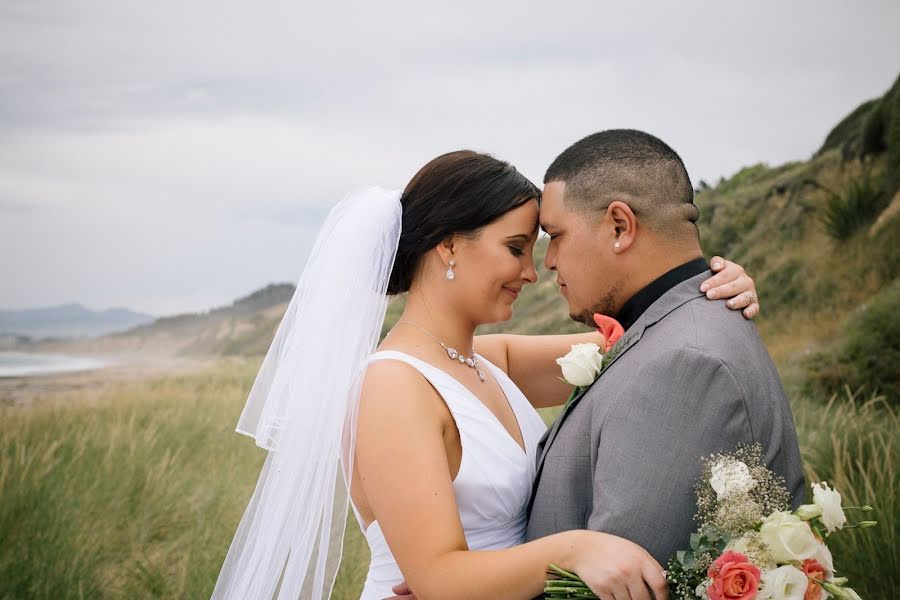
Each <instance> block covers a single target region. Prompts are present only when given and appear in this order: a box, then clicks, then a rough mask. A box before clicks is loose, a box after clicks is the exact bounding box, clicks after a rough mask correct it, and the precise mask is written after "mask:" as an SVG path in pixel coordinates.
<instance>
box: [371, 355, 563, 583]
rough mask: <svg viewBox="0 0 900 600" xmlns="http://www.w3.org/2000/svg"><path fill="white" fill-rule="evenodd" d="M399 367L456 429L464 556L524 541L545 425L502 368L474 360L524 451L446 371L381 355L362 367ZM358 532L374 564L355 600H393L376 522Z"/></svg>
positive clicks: (398, 577) (390, 563)
mask: <svg viewBox="0 0 900 600" xmlns="http://www.w3.org/2000/svg"><path fill="white" fill-rule="evenodd" d="M388 359H390V360H399V361H402V362H405V363H407V364H409V365H411V366H412V367H414V368H415V369H417V370H418V371H419V372H420V373H422V375H423V376H424V377H425V378H426V379H427V380H428V381H429V382H430V383H431V385H433V386H434V388H435V389H436V390H437V391H438V393H439V394H440V395H441V397H442V398H443V399H444V402H446V404H447V407H448V408H449V409H450V413H451V414H452V415H453V418H454V420H455V421H456V427H457V429H459V437H460V441H461V443H462V459H461V462H460V466H459V473H458V474H457V476H456V479H454V480H453V491H454V494H455V496H456V504H457V507H458V508H459V516H460V520H461V521H462V526H463V531H464V532H465V536H466V541H467V542H468V545H469V549H470V550H497V549H500V548H509V547H511V546H515V545H517V544H521V543H522V542H523V541H524V540H525V527H526V524H527V519H528V515H527V509H528V500H529V497H530V495H531V486H532V482H533V479H534V470H535V455H534V453H535V449H536V447H537V443H538V441H539V440H540V439H541V436H542V435H543V434H544V431H545V430H546V426H545V425H544V422H543V420H541V417H540V416H539V415H538V414H537V412H536V411H535V410H534V408H532V406H531V404H529V403H528V400H527V399H526V398H525V396H524V394H522V392H521V390H519V388H518V387H516V384H514V383H513V382H512V380H511V379H510V378H509V377H508V376H507V375H506V373H504V372H503V370H502V369H500V368H498V367H496V366H495V365H493V364H491V363H490V362H488V361H487V360H486V359H485V358H484V357H482V356H479V357H478V360H479V362H480V363H482V364H484V365H487V366H488V368H490V370H491V372H492V373H493V374H494V378H495V379H496V380H497V382H498V383H499V384H500V387H501V389H502V390H503V393H504V394H506V399H507V400H508V401H509V404H510V407H511V408H512V410H513V412H514V413H515V416H516V420H517V421H518V423H519V428H520V430H521V432H522V438H523V439H524V442H525V452H523V451H522V448H521V447H520V446H519V445H518V443H516V441H515V440H514V439H513V438H512V436H510V435H509V432H507V431H506V429H505V428H504V427H503V425H502V424H501V423H500V421H499V420H498V419H497V417H496V416H494V414H493V413H492V412H491V411H490V410H489V409H488V408H487V407H486V406H485V405H484V404H483V403H482V402H481V401H480V400H479V399H478V398H477V397H476V396H475V395H474V394H473V393H472V392H470V391H469V390H468V388H466V387H465V386H464V385H463V384H462V383H460V382H459V381H458V380H457V379H456V378H454V377H452V376H450V375H449V374H448V373H446V372H445V371H443V370H441V369H439V368H437V367H435V366H433V365H431V364H429V363H426V362H424V361H422V360H419V359H417V358H415V357H413V356H410V355H408V354H405V353H402V352H397V351H394V350H386V351H382V352H376V353H375V354H372V355H371V356H370V357H369V359H368V361H369V362H373V361H378V360H388ZM353 511H354V513H356V518H357V520H359V521H360V527H361V528H363V533H364V534H365V536H366V541H368V543H369V549H370V550H371V553H372V560H371V562H370V563H369V572H368V576H367V577H366V583H365V587H364V588H363V592H362V595H361V596H360V598H361V600H381V599H382V598H388V597H390V596H393V595H394V593H393V592H392V591H391V587H392V586H394V585H396V584H398V583H400V582H401V581H403V579H404V577H403V574H402V573H401V572H400V568H399V567H398V566H397V561H395V560H394V557H393V555H392V554H391V551H390V548H388V545H387V542H386V540H385V538H384V534H383V533H382V531H381V528H380V527H379V525H378V521H374V522H372V523H371V524H370V525H369V526H368V528H365V527H363V523H362V520H361V519H360V516H359V513H358V512H357V511H356V507H355V506H354V507H353Z"/></svg>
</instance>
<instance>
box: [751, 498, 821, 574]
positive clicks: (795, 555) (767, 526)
mask: <svg viewBox="0 0 900 600" xmlns="http://www.w3.org/2000/svg"><path fill="white" fill-rule="evenodd" d="M759 535H760V537H761V538H762V540H763V542H764V543H765V544H766V546H767V547H768V548H769V552H770V553H771V555H772V559H773V560H775V562H777V563H786V562H791V561H801V562H802V561H804V560H806V559H807V558H812V557H813V555H815V553H816V552H817V550H818V548H817V545H818V543H819V542H818V540H816V537H815V536H814V535H813V532H812V530H811V529H810V528H809V524H808V523H807V522H806V521H804V520H803V519H801V518H800V517H798V516H796V515H792V514H791V513H789V512H780V511H778V512H774V513H772V514H771V515H769V516H768V517H765V518H764V519H763V522H762V527H760V529H759ZM823 566H824V565H823Z"/></svg>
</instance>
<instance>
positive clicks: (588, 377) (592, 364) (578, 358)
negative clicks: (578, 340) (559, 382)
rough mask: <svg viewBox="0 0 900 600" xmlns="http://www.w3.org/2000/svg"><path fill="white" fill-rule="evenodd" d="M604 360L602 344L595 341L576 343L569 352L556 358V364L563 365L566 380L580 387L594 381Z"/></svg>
mask: <svg viewBox="0 0 900 600" xmlns="http://www.w3.org/2000/svg"><path fill="white" fill-rule="evenodd" d="M602 362H603V355H602V354H600V346H598V345H597V344H593V343H587V344H575V345H574V346H572V350H571V351H569V353H568V354H566V355H565V356H563V357H562V358H557V359H556V364H558V365H559V366H560V367H562V373H563V377H564V378H565V380H566V382H567V383H569V384H571V385H575V386H578V387H586V386H589V385H591V384H592V383H594V380H595V379H596V378H597V374H599V373H600V366H601V364H602Z"/></svg>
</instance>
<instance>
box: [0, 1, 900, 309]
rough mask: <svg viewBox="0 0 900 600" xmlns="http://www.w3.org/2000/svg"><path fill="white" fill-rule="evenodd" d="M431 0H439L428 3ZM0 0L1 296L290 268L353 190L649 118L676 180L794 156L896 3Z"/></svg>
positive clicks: (885, 75) (542, 148) (550, 150)
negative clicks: (468, 153)
mask: <svg viewBox="0 0 900 600" xmlns="http://www.w3.org/2000/svg"><path fill="white" fill-rule="evenodd" d="M438 4H440V5H442V6H443V7H444V8H431V7H432V6H437V5H438ZM624 4H625V3H617V4H616V5H615V6H613V5H612V4H611V3H604V2H599V1H596V0H594V1H586V2H553V3H550V2H546V1H544V2H523V1H519V2H484V1H482V2H464V1H460V0H455V1H454V2H443V3H433V2H391V1H384V2H366V3H363V2H359V3H345V2H331V3H329V2H316V3H310V2H299V1H297V2H247V1H246V0H244V1H241V2H229V1H222V0H217V1H215V2H212V1H210V2H200V1H195V0H183V1H181V2H166V1H162V2H126V1H120V0H106V1H105V2H86V1H58V2H49V1H45V0H0V308H4V309H8V308H30V307H38V306H49V305H54V304H60V303H64V302H81V303H83V304H85V305H86V306H88V307H91V308H95V309H103V308H108V307H113V306H125V307H129V308H133V309H136V310H141V311H146V312H150V313H153V314H157V315H165V314H172V313H177V312H181V311H186V310H199V309H204V308H208V307H211V306H214V305H219V304H227V303H229V302H231V301H232V300H234V299H235V298H236V297H238V296H241V295H244V294H246V293H249V292H251V291H253V290H254V289H257V288H259V287H261V286H263V285H265V284H267V283H269V282H276V281H277V282H281V281H291V282H295V281H296V280H297V278H298V277H299V275H300V272H301V270H302V268H303V264H304V262H305V259H306V255H307V252H308V250H309V248H310V246H311V243H312V240H313V236H314V235H315V232H316V230H317V228H318V226H319V224H320V223H321V222H322V220H323V219H324V216H325V214H326V213H327V210H328V208H329V207H330V206H331V205H332V204H333V203H334V202H336V201H337V200H338V199H340V197H341V195H342V194H343V193H344V192H346V191H347V190H349V189H352V188H354V187H357V186H360V185H364V184H378V185H382V186H385V187H394V188H397V187H402V186H403V185H404V184H405V183H406V181H407V180H408V179H409V178H410V177H411V176H412V174H413V173H415V171H416V170H417V169H418V168H419V167H420V166H421V165H423V164H424V163H425V162H427V161H428V160H429V159H430V158H432V157H434V156H436V155H438V154H441V153H443V152H446V151H449V150H454V149H458V148H464V147H465V148H473V149H476V150H480V151H486V152H491V153H493V154H494V155H495V156H498V157H500V158H503V159H505V160H509V161H511V162H512V163H514V164H515V165H517V166H518V167H519V168H520V169H521V170H522V171H523V172H524V173H525V174H526V175H528V176H529V177H531V178H532V179H533V180H534V181H536V182H538V183H539V182H540V181H541V180H542V177H543V173H544V169H545V168H546V166H547V165H548V164H549V163H550V161H552V160H553V158H554V157H555V156H556V155H557V154H558V153H559V152H560V151H562V150H563V149H564V148H565V147H566V146H568V145H569V144H571V143H572V142H574V141H576V140H577V139H579V138H581V137H583V136H585V135H587V134H589V133H593V132H595V131H599V130H602V129H608V128H612V127H634V128H639V129H645V130H648V131H650V132H652V133H654V134H656V135H658V136H660V137H662V138H663V139H664V140H665V141H667V142H668V143H669V144H670V145H672V146H673V147H674V148H675V149H676V150H677V151H678V152H679V153H680V154H681V156H682V158H683V159H684V160H685V163H686V164H687V167H688V171H689V172H690V174H691V177H692V179H693V180H694V182H695V183H696V182H698V181H699V180H700V179H706V180H707V181H709V182H714V181H716V180H718V178H719V177H720V176H723V175H725V176H728V175H730V174H732V173H733V172H735V171H736V170H737V169H739V168H740V167H741V166H743V165H747V164H752V163H756V162H760V161H762V162H767V163H769V164H771V165H775V164H780V163H783V162H785V161H790V160H797V159H805V158H808V157H809V156H810V155H811V154H812V153H813V152H814V151H815V150H816V149H817V148H818V147H819V145H820V144H821V142H822V140H823V139H824V137H825V135H826V134H827V132H828V130H829V129H830V128H831V126H833V125H834V124H835V123H837V121H838V120H839V119H840V118H841V117H843V116H844V115H845V114H846V113H848V112H849V111H850V110H852V109H853V108H855V107H856V106H857V105H858V104H859V103H860V102H862V101H863V100H866V99H869V98H872V97H875V96H878V95H880V94H882V93H883V92H884V91H885V90H886V89H887V88H888V87H890V85H891V84H892V82H893V81H894V79H895V78H896V77H897V75H898V73H900V36H898V34H897V31H898V26H900V2H896V1H883V2H823V1H810V2H770V1H755V2H744V3H740V5H738V3H733V2H714V1H709V2H677V3H676V2H658V3H657V2H641V3H640V8H635V7H625V6H623V5H624Z"/></svg>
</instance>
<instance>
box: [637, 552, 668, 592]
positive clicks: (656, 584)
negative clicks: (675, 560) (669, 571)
mask: <svg viewBox="0 0 900 600" xmlns="http://www.w3.org/2000/svg"><path fill="white" fill-rule="evenodd" d="M642 573H643V577H644V582H645V583H646V585H647V588H648V589H649V590H650V592H651V593H652V594H653V596H652V597H653V599H654V600H667V598H668V597H669V584H668V583H667V582H666V575H665V573H666V572H665V571H663V570H662V568H661V567H660V566H659V563H658V562H656V561H655V560H651V561H648V562H647V563H646V564H645V565H644V566H643V568H642Z"/></svg>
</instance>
